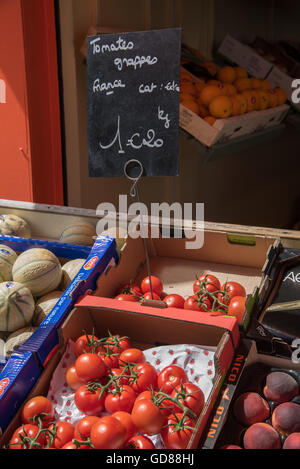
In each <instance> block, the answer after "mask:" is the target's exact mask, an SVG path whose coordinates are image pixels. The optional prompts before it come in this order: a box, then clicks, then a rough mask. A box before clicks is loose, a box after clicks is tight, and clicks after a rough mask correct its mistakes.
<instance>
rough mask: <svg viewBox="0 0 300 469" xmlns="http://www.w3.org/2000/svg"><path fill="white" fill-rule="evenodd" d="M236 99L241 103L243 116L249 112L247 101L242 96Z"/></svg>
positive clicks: (236, 96)
mask: <svg viewBox="0 0 300 469" xmlns="http://www.w3.org/2000/svg"><path fill="white" fill-rule="evenodd" d="M235 98H236V99H237V100H238V101H239V103H240V106H241V114H245V112H247V111H248V107H247V106H248V105H247V99H246V98H245V96H244V95H242V94H237V95H235Z"/></svg>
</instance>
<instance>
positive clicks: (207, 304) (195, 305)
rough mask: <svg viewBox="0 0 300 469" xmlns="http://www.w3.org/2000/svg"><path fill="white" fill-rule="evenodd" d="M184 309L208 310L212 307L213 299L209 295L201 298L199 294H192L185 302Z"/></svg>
mask: <svg viewBox="0 0 300 469" xmlns="http://www.w3.org/2000/svg"><path fill="white" fill-rule="evenodd" d="M184 309H191V310H193V311H202V312H207V311H211V309H212V301H211V300H210V298H208V297H204V298H202V299H199V297H198V295H193V296H190V297H189V298H188V299H187V300H185V302H184Z"/></svg>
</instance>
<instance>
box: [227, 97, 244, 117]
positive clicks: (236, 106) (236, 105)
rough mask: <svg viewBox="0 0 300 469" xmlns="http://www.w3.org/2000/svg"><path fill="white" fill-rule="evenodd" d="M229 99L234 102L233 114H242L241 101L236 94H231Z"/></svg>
mask: <svg viewBox="0 0 300 469" xmlns="http://www.w3.org/2000/svg"><path fill="white" fill-rule="evenodd" d="M229 99H230V101H231V104H232V113H231V115H232V116H239V115H240V114H241V103H240V102H239V100H238V99H237V97H236V96H229Z"/></svg>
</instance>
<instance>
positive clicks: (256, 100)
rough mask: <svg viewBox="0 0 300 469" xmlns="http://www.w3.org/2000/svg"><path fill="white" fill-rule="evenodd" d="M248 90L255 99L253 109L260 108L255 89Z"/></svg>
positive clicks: (257, 109)
mask: <svg viewBox="0 0 300 469" xmlns="http://www.w3.org/2000/svg"><path fill="white" fill-rule="evenodd" d="M250 91H251V93H252V96H253V98H254V99H255V105H254V109H255V111H259V110H260V99H259V95H258V92H257V90H250Z"/></svg>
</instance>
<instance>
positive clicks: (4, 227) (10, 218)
mask: <svg viewBox="0 0 300 469" xmlns="http://www.w3.org/2000/svg"><path fill="white" fill-rule="evenodd" d="M0 234H1V235H5V236H18V237H19V238H30V237H31V229H30V226H29V225H28V223H27V221H26V220H24V219H23V218H21V217H18V216H17V215H13V214H4V215H0Z"/></svg>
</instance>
